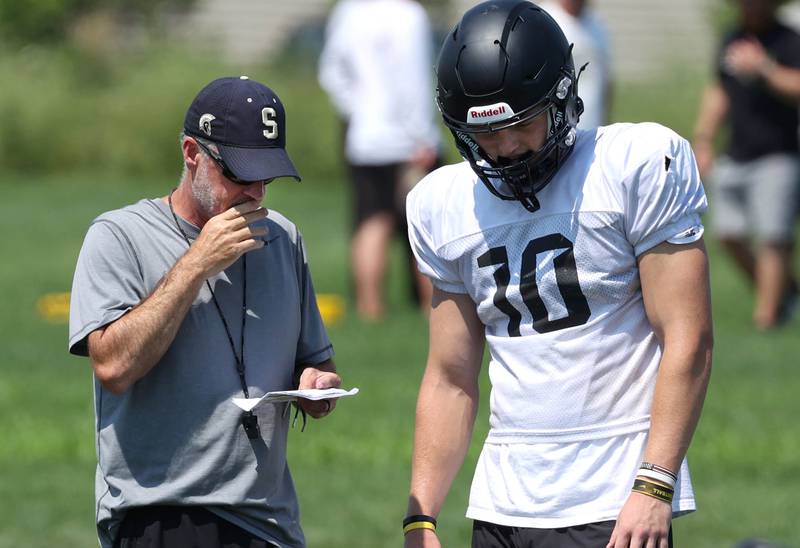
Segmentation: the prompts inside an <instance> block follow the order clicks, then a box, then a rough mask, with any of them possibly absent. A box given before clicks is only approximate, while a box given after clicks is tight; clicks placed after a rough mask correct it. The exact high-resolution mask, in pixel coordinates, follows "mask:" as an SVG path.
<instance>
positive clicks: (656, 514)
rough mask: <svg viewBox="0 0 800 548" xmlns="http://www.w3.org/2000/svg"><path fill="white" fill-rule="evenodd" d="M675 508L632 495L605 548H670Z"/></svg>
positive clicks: (645, 496)
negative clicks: (644, 547) (671, 525)
mask: <svg viewBox="0 0 800 548" xmlns="http://www.w3.org/2000/svg"><path fill="white" fill-rule="evenodd" d="M671 522H672V505H670V504H668V503H666V502H662V501H660V500H658V499H655V498H653V497H649V496H647V495H643V494H641V493H631V495H630V496H629V497H628V500H627V501H626V502H625V506H623V507H622V510H621V511H620V513H619V517H618V518H617V524H616V526H615V527H614V531H613V532H612V533H611V540H609V541H608V544H607V545H606V548H628V547H635V548H640V547H642V546H646V547H647V548H651V547H652V548H668V546H669V528H670V524H671Z"/></svg>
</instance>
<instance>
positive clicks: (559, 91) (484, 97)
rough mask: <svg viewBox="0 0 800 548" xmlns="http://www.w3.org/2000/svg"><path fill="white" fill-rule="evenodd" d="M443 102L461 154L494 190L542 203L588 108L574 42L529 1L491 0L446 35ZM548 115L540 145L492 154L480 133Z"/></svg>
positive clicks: (527, 203)
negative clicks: (512, 154) (503, 155)
mask: <svg viewBox="0 0 800 548" xmlns="http://www.w3.org/2000/svg"><path fill="white" fill-rule="evenodd" d="M436 72H437V86H436V102H437V105H438V107H439V110H440V111H441V114H442V118H443V119H444V123H445V125H446V126H447V127H448V128H449V129H450V131H451V132H452V133H453V138H454V139H455V143H456V146H457V148H458V150H459V152H460V153H461V155H462V156H463V157H464V158H465V159H466V160H467V161H468V162H469V163H470V165H471V166H472V169H473V170H474V171H475V173H476V174H477V175H478V176H479V177H480V179H481V181H483V183H484V184H485V185H486V187H487V188H488V189H489V191H491V192H492V194H494V195H496V196H498V197H499V198H502V199H504V200H519V201H520V202H521V203H522V205H523V206H524V207H525V208H526V209H527V210H528V211H531V212H533V211H536V210H537V209H539V202H538V200H537V198H536V193H537V192H538V191H540V190H541V189H542V188H544V186H545V185H547V183H548V182H550V180H551V179H552V177H553V175H555V173H556V170H558V168H559V166H561V164H562V163H563V162H564V161H565V160H566V158H567V157H568V156H569V154H570V152H571V151H572V148H573V145H574V144H575V139H576V135H577V132H576V129H575V126H576V125H577V124H578V118H579V117H580V115H581V113H582V112H583V102H582V101H581V100H580V98H579V97H578V76H576V74H575V66H574V63H573V60H572V46H571V45H570V44H569V43H568V42H567V39H566V38H565V36H564V33H563V32H562V31H561V29H560V28H559V26H558V24H556V22H555V21H554V20H553V18H552V17H550V15H549V14H548V13H547V12H545V11H544V10H542V9H541V8H540V7H539V6H537V5H535V4H532V3H531V2H527V1H524V0H490V1H488V2H482V3H481V4H478V5H477V6H475V7H473V8H472V9H470V10H469V11H467V12H466V13H465V14H464V16H463V18H462V19H461V21H460V22H459V23H458V24H457V25H456V26H455V27H454V28H453V30H452V31H451V32H450V33H449V34H448V35H447V38H445V41H444V43H443V45H442V49H441V51H440V53H439V59H438V63H437V67H436ZM540 114H546V115H547V116H548V134H547V139H546V141H545V143H544V144H543V146H542V147H541V148H540V149H539V150H535V151H529V152H528V153H527V154H525V155H523V156H522V157H518V158H513V159H510V160H506V159H500V161H495V160H493V159H492V158H491V157H490V156H489V155H488V154H487V153H486V152H485V151H484V150H483V149H482V148H481V147H480V146H479V145H478V143H477V141H476V140H475V139H474V137H473V134H475V133H482V132H493V131H501V130H503V129H507V128H510V127H513V126H517V125H520V124H524V123H526V122H528V121H529V120H532V119H533V118H535V117H536V116H539V115H540Z"/></svg>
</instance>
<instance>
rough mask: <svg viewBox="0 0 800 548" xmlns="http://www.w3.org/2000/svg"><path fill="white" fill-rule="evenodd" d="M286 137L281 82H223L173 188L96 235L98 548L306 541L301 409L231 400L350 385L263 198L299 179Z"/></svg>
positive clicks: (73, 323)
mask: <svg viewBox="0 0 800 548" xmlns="http://www.w3.org/2000/svg"><path fill="white" fill-rule="evenodd" d="M285 143H286V119H285V111H284V108H283V105H282V104H281V101H280V100H279V99H278V97H277V95H275V93H274V92H273V91H272V90H270V89H269V88H267V87H266V86H264V85H262V84H260V83H258V82H255V81H253V80H249V79H248V78H247V77H245V76H242V77H239V78H221V79H218V80H215V81H213V82H211V83H210V84H208V85H207V86H206V87H205V88H204V89H203V90H201V91H200V93H199V94H198V95H197V97H195V99H194V101H193V102H192V104H191V106H190V107H189V110H188V112H187V113H186V118H185V122H184V128H183V133H182V134H181V139H180V145H181V151H182V154H183V163H184V170H183V174H182V176H181V179H180V183H179V185H178V187H177V188H176V189H174V190H173V191H172V192H170V193H169V194H168V195H166V196H164V197H161V198H155V199H144V200H141V201H139V202H137V203H135V204H133V205H130V206H128V207H125V208H123V209H119V210H115V211H111V212H108V213H105V214H103V215H101V216H100V217H98V218H97V219H95V220H94V222H93V223H92V225H91V227H90V228H89V231H88V234H87V235H86V239H85V241H84V243H83V247H82V249H81V253H80V257H79V258H78V264H77V268H76V271H75V278H74V281H73V288H72V303H71V310H70V334H69V350H70V352H71V353H73V354H77V355H82V356H88V357H89V360H90V362H91V364H92V368H93V370H94V379H95V380H94V398H95V413H96V440H97V473H96V497H97V504H96V512H97V516H96V517H97V530H98V536H99V539H100V543H101V545H102V547H103V548H111V547H112V546H120V547H126V546H134V545H135V546H140V545H146V546H150V547H184V546H203V547H217V546H223V545H224V546H246V547H253V548H255V547H266V546H304V545H305V540H304V538H303V533H302V530H301V528H300V524H299V522H298V520H299V515H298V505H297V498H296V495H295V491H294V486H293V483H292V479H291V476H290V473H289V469H288V466H287V462H286V442H287V431H288V427H289V419H290V417H289V415H290V413H289V408H288V406H289V404H288V403H282V404H278V405H271V404H268V405H262V406H259V407H258V408H257V409H256V410H255V411H251V412H246V413H243V412H242V411H241V410H240V409H239V408H238V407H236V406H235V405H234V404H233V403H232V402H231V399H232V398H233V397H241V396H245V397H256V396H261V395H263V394H264V393H266V392H268V391H272V390H286V389H290V388H294V387H299V388H327V387H335V386H339V385H340V383H341V379H340V378H339V376H338V375H337V374H336V373H335V367H334V364H333V362H332V361H331V358H332V356H333V349H332V347H331V344H330V342H329V340H328V336H327V334H326V332H325V328H324V326H323V323H322V321H321V318H320V314H319V311H318V309H317V304H316V299H315V296H314V289H313V286H312V282H311V275H310V273H309V270H308V265H307V262H306V256H305V250H304V247H303V243H302V238H301V236H300V233H299V232H298V230H297V228H296V227H295V225H294V224H292V223H291V222H290V221H289V220H287V219H286V218H285V217H283V216H281V215H280V214H278V213H277V212H274V211H269V212H268V211H267V210H266V209H264V208H263V207H261V200H262V199H263V198H264V194H265V188H266V184H267V183H269V182H271V181H272V180H274V179H275V178H278V177H294V178H296V179H298V180H299V176H298V174H297V171H296V170H295V167H294V165H293V164H292V162H291V160H290V159H289V156H288V155H287V153H286V150H285ZM299 407H300V408H301V409H302V411H303V413H304V418H305V412H308V414H310V415H311V416H312V417H315V418H319V417H322V416H325V415H327V414H328V413H330V412H331V411H332V409H333V407H334V404H333V402H332V401H330V400H322V401H314V402H312V401H308V400H301V403H299Z"/></svg>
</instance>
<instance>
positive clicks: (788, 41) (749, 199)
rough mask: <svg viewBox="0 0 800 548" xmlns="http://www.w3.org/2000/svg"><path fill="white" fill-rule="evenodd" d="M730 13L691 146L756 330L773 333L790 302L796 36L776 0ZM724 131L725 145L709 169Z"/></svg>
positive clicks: (799, 58)
mask: <svg viewBox="0 0 800 548" xmlns="http://www.w3.org/2000/svg"><path fill="white" fill-rule="evenodd" d="M736 4H737V8H738V23H737V25H736V26H735V28H733V29H732V30H731V31H730V32H729V33H728V34H727V35H726V36H725V38H724V39H723V41H722V45H721V47H720V50H719V55H718V56H717V65H716V72H715V79H714V81H713V82H712V83H711V84H710V85H709V86H708V87H707V89H706V90H705V92H704V95H703V100H702V103H701V105H700V110H699V113H698V117H697V122H696V125H695V131H694V141H693V146H694V150H695V154H696V155H697V163H698V166H699V167H700V173H701V175H702V176H703V178H704V179H710V182H711V189H712V193H713V200H712V202H713V204H714V210H713V217H712V221H713V226H714V231H715V235H716V237H717V238H719V240H720V242H721V243H722V245H723V247H724V248H725V250H726V251H727V252H728V253H729V254H730V255H731V257H732V258H733V260H734V262H735V264H736V265H737V267H738V268H739V269H740V270H741V271H742V272H743V273H744V274H745V275H746V276H747V279H748V280H749V281H750V283H751V285H753V286H754V288H755V294H756V304H755V309H754V311H753V322H754V323H755V326H756V327H757V328H758V329H770V328H773V327H776V326H778V325H780V324H781V323H783V322H785V321H786V320H788V319H789V317H790V316H791V312H792V311H793V309H794V307H795V304H796V299H797V280H796V278H795V275H794V273H793V271H792V268H793V267H792V264H793V260H794V259H793V255H794V243H795V242H794V240H795V238H794V231H795V221H796V219H797V210H798V202H799V201H800V156H799V154H800V148H798V127H799V124H798V120H799V118H798V105H800V35H798V34H797V33H796V32H795V31H794V30H792V29H790V28H789V27H787V26H785V25H783V24H782V23H781V22H779V21H778V19H777V18H776V10H777V7H778V5H779V4H780V2H779V1H778V0H736ZM724 123H727V125H728V127H729V130H730V132H729V137H728V144H727V147H726V149H725V153H724V155H723V156H722V157H720V158H719V159H718V160H717V161H716V164H715V163H714V146H713V144H714V139H715V137H716V136H717V133H718V131H719V130H720V128H721V127H722V126H723V124H724ZM712 166H713V171H712ZM709 175H710V177H708V176H709ZM751 239H752V240H753V242H751Z"/></svg>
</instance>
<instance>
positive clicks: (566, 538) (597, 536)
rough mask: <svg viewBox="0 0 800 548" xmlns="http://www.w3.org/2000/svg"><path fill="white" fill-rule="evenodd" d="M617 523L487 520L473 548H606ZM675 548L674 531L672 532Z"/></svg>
mask: <svg viewBox="0 0 800 548" xmlns="http://www.w3.org/2000/svg"><path fill="white" fill-rule="evenodd" d="M614 524H616V522H615V521H600V522H597V523H588V524H586V525H575V526H574V527H560V528H558V529H531V528H527V527H508V526H506V525H496V524H494V523H487V522H485V521H475V522H474V524H473V526H472V548H605V546H606V544H608V541H609V539H611V533H612V532H613V531H614ZM669 546H670V548H672V528H671V527H670V530H669Z"/></svg>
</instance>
